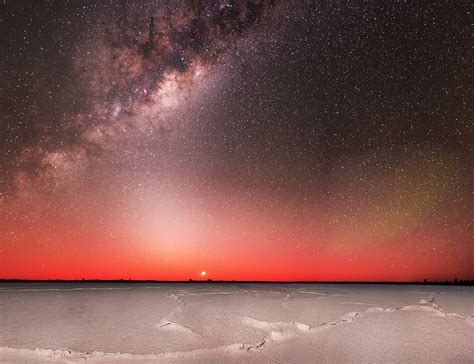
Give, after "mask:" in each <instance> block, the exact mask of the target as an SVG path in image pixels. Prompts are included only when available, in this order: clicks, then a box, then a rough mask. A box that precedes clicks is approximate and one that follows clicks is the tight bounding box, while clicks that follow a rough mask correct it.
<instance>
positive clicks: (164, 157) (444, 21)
mask: <svg viewBox="0 0 474 364" xmlns="http://www.w3.org/2000/svg"><path fill="white" fill-rule="evenodd" d="M469 11H470V9H469V4H468V3H467V2H463V1H440V2H436V3H430V2H415V3H413V2H377V3H365V2H336V1H334V2H315V1H265V0H262V1H258V0H248V1H243V0H242V1H238V0H235V1H231V0H227V1H224V0H222V1H218V0H215V1H211V0H208V1H198V0H196V1H191V0H189V1H188V0H183V1H119V0H116V1H98V0H96V1H79V0H77V1H66V0H64V1H17V0H6V1H3V2H2V3H1V4H0V76H1V78H0V79H1V83H0V171H1V173H0V257H1V259H2V261H1V264H0V265H1V266H2V268H0V275H1V276H3V277H20V278H56V277H59V278H82V277H88V278H120V277H125V278H128V277H131V278H153V279H155V278H156V279H187V278H188V277H194V276H195V275H196V274H197V273H196V272H200V271H201V270H203V269H205V270H207V271H208V272H210V274H211V277H214V278H215V279H262V280H272V279H281V280H387V279H388V280H418V279H423V278H429V279H452V278H454V277H458V278H463V277H464V278H473V275H474V272H473V268H472V266H473V265H472V262H473V259H474V256H473V253H472V252H473V251H474V250H473V236H472V221H471V220H472V215H473V211H472V177H473V173H472V157H471V155H472V153H471V152H472V108H471V106H472V104H471V100H472V94H471V84H472V79H471V71H472V66H471V64H472V57H471V53H470V47H469V46H470V27H469V23H470V13H469Z"/></svg>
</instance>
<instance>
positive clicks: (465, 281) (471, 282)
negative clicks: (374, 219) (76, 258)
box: [0, 278, 474, 285]
mask: <svg viewBox="0 0 474 364" xmlns="http://www.w3.org/2000/svg"><path fill="white" fill-rule="evenodd" d="M1 282H25V283H29V282H31V283H35V282H37V283H41V282H58V283H81V282H84V283H101V282H103V283H124V282H128V283H278V284H285V283H287V284H292V283H293V284H294V283H300V284H303V283H313V284H314V283H322V284H445V285H474V279H456V280H438V281H429V280H423V281H271V280H268V281H265V280H213V279H205V280H203V279H188V280H156V279H54V278H51V279H23V278H0V283H1Z"/></svg>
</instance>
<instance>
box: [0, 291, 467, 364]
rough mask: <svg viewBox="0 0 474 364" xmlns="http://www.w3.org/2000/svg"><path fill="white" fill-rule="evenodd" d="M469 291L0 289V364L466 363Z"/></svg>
mask: <svg viewBox="0 0 474 364" xmlns="http://www.w3.org/2000/svg"><path fill="white" fill-rule="evenodd" d="M473 343H474V287H452V286H449V287H447V286H416V285H346V284H217V283H213V284H199V283H194V284H193V283H183V284H168V283H157V284H146V283H143V284H127V283H123V284H105V283H83V284H81V283H76V284H72V283H71V284H64V283H63V284H54V283H35V284H32V283H29V284H26V283H15V284H13V283H2V284H0V361H2V362H15V361H18V362H25V361H34V362H42V361H52V362H84V361H87V362H95V361H98V362H131V361H132V362H135V361H137V362H166V363H200V362H202V363H214V362H215V363H223V362H227V363H228V362H246V363H247V362H250V363H265V362H272V363H280V362H281V363H289V362H291V363H305V362H327V363H336V362H379V363H380V362H418V363H419V362H442V363H446V362H452V363H461V362H471V363H472V362H474V344H473Z"/></svg>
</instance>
